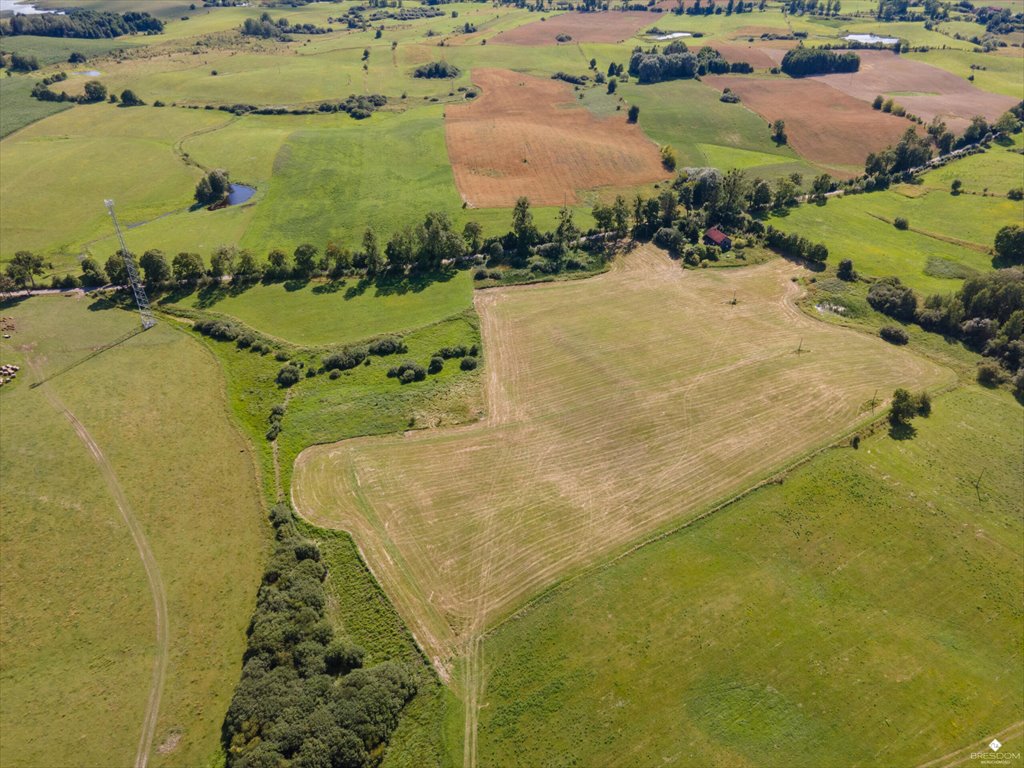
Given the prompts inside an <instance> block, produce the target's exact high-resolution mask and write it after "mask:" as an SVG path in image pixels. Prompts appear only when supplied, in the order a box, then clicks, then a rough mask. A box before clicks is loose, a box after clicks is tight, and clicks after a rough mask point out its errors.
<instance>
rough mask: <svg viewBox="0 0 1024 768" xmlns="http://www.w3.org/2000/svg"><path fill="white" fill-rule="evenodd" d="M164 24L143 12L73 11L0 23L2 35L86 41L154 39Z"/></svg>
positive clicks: (20, 15) (25, 16)
mask: <svg viewBox="0 0 1024 768" xmlns="http://www.w3.org/2000/svg"><path fill="white" fill-rule="evenodd" d="M163 30H164V23H163V22H162V21H160V19H158V18H155V17H154V16H150V15H149V14H148V13H146V12H144V11H128V12H127V13H113V12H112V11H92V10H88V9H83V8H72V9H70V10H68V11H66V12H64V13H39V14H21V13H18V14H15V15H14V16H12V17H10V18H9V19H3V20H0V35H12V36H14V35H37V36H39V37H80V38H87V39H96V38H106V37H121V36H122V35H135V34H140V33H141V34H146V35H155V34H159V33H160V32H163Z"/></svg>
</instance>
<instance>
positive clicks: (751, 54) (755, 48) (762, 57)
mask: <svg viewBox="0 0 1024 768" xmlns="http://www.w3.org/2000/svg"><path fill="white" fill-rule="evenodd" d="M708 45H710V46H711V47H712V48H716V49H717V50H718V52H719V53H721V54H722V56H723V57H724V58H725V60H726V61H728V62H729V63H730V64H731V63H733V62H736V61H745V62H747V63H748V64H750V66H752V67H754V68H755V69H771V68H772V67H776V66H778V65H779V64H780V63H782V57H783V56H785V55H786V50H787V48H783V47H781V46H780V45H779V44H778V43H775V44H774V45H767V44H764V43H761V44H758V43H748V42H746V41H745V40H743V41H739V40H738V41H736V42H734V43H720V42H718V41H714V42H710V43H708ZM691 47H692V48H694V49H697V43H693V44H692V46H691Z"/></svg>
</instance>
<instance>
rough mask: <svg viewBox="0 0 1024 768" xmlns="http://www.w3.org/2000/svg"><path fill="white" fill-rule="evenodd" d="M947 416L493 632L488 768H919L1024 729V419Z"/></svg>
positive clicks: (1008, 407) (991, 401)
mask: <svg viewBox="0 0 1024 768" xmlns="http://www.w3.org/2000/svg"><path fill="white" fill-rule="evenodd" d="M934 406H935V407H934V410H933V413H932V415H931V417H930V418H928V419H916V420H915V422H914V423H915V428H916V431H917V434H916V436H915V437H914V438H913V439H912V440H904V441H896V440H892V439H891V438H889V437H888V435H886V434H884V432H883V433H879V434H877V435H875V436H873V437H870V438H868V439H866V440H863V441H862V442H861V444H860V448H859V450H856V451H855V450H853V449H851V448H840V449H833V450H831V451H829V452H828V453H826V454H824V455H822V456H820V457H818V458H816V459H814V460H813V461H812V462H811V463H810V464H808V465H807V466H805V467H803V468H802V469H799V470H797V471H795V472H793V473H792V474H791V475H790V476H788V477H787V478H786V480H785V482H784V483H783V484H780V485H771V486H768V487H766V488H764V489H761V490H759V491H756V492H755V493H753V494H752V495H750V496H748V497H746V498H745V499H743V500H741V501H739V502H737V503H735V504H734V505H731V506H729V507H727V508H725V509H723V510H722V511H720V512H718V513H716V514H715V515H714V516H713V517H711V518H710V519H708V520H706V521H703V522H701V523H698V524H696V525H694V526H692V527H690V528H688V529H685V530H683V531H680V532H679V533H677V534H674V535H672V536H670V537H669V538H667V539H664V540H661V541H659V542H656V543H654V544H651V545H649V546H648V547H645V548H644V549H641V550H639V551H638V552H635V553H633V554H631V555H629V556H628V557H626V558H624V559H622V560H619V561H617V562H615V563H613V564H611V565H609V566H606V567H605V568H602V569H599V570H597V571H595V572H593V573H592V574H591V575H589V576H586V577H584V578H582V579H579V580H577V581H575V582H572V583H569V584H567V585H565V586H564V587H563V588H561V589H558V590H556V591H554V592H553V593H550V594H549V595H547V596H545V597H544V598H542V599H541V600H540V601H538V603H537V604H535V605H534V606H533V607H532V608H531V609H529V610H527V611H526V612H524V613H523V614H521V615H520V616H518V617H517V618H516V619H514V620H511V621H509V622H507V623H506V624H504V625H503V626H501V627H499V628H498V629H497V630H496V631H495V632H494V633H493V634H491V635H490V636H489V637H488V638H487V640H486V642H485V645H484V651H483V658H484V665H485V676H486V680H487V683H486V689H485V691H484V694H483V696H482V700H481V708H480V725H479V762H480V764H481V765H488V766H502V765H524V766H525V765H537V764H552V765H566V766H569V765H586V766H603V765H621V764H624V763H628V764H631V765H662V764H674V765H751V766H752V765H763V764H765V761H766V759H768V760H769V761H770V763H771V764H773V765H789V766H812V765H813V766H848V765H851V764H857V765H880V764H885V765H917V764H919V763H923V762H926V761H928V760H930V759H933V758H936V757H939V756H941V755H944V754H946V753H948V752H952V751H955V750H958V749H960V748H961V747H966V746H968V745H970V744H972V743H976V742H981V740H982V739H987V738H991V735H992V734H994V733H995V732H998V731H1000V730H1002V729H1004V728H1005V727H1006V726H1008V725H1010V724H1012V723H1015V722H1017V721H1019V720H1020V719H1021V717H1022V715H1024V696H1022V692H1021V688H1020V686H1019V684H1018V683H1019V681H1020V679H1021V677H1022V675H1024V667H1022V661H1021V656H1020V653H1019V649H1020V646H1021V643H1022V642H1024V636H1022V629H1021V623H1020V620H1019V617H1020V615H1021V611H1022V610H1024V604H1022V598H1021V595H1022V594H1024V583H1022V578H1021V573H1022V559H1024V552H1022V546H1021V542H1022V540H1024V530H1022V525H1021V516H1020V511H1021V507H1020V499H1021V497H1022V495H1024V486H1022V478H1021V474H1020V471H1019V470H1020V467H1019V457H1020V454H1021V450H1022V449H1024V446H1022V444H1021V431H1020V420H1021V410H1020V406H1019V405H1018V404H1017V403H1015V402H1014V401H1013V399H1012V398H1011V397H1010V396H1009V395H1008V394H1007V393H1005V392H992V391H986V390H981V389H979V388H977V387H974V386H972V387H969V388H967V389H965V390H960V391H957V392H955V393H952V394H949V395H946V396H943V397H940V398H937V399H936V400H935V403H934ZM979 478H980V481H979ZM553 756H557V759H556V760H554V761H552V760H551V758H552V757H553Z"/></svg>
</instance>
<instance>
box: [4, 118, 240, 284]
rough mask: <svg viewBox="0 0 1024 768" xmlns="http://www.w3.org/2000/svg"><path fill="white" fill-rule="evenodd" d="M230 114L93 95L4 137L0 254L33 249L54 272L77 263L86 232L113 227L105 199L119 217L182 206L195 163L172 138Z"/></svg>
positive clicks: (145, 216)
mask: <svg viewBox="0 0 1024 768" xmlns="http://www.w3.org/2000/svg"><path fill="white" fill-rule="evenodd" d="M228 119H229V117H228V116H227V115H225V114H224V113H222V112H216V113H205V112H187V111H185V110H175V109H167V108H165V109H156V108H153V107H135V108H132V109H122V108H119V107H116V106H114V105H108V104H95V105H89V106H80V107H74V108H72V109H70V110H67V111H65V112H61V113H60V114H58V115H54V116H52V117H50V118H49V119H47V120H46V121H43V122H40V123H36V124H35V125H32V126H30V127H28V128H26V129H25V130H23V131H20V132H18V134H17V135H15V136H12V137H10V138H9V139H5V140H4V141H3V142H2V143H0V163H2V165H3V169H4V172H3V175H2V177H0V255H2V256H3V257H4V258H9V257H10V256H11V255H12V254H13V253H14V252H15V251H18V250H23V249H27V250H33V251H38V252H41V253H44V254H46V255H47V256H48V257H50V258H52V259H53V260H54V264H55V267H56V268H57V271H61V270H62V269H65V268H73V267H75V265H77V262H78V260H77V255H78V254H79V253H80V252H81V251H82V250H83V249H84V248H85V247H87V245H88V243H89V242H90V241H91V240H93V239H96V238H106V237H111V236H112V234H113V231H112V229H111V224H110V218H109V216H108V215H107V212H106V209H105V208H104V205H103V200H104V199H105V198H113V199H114V200H116V202H117V205H118V214H119V217H120V220H121V222H122V224H124V225H126V226H131V225H133V224H137V223H139V222H143V221H147V220H151V219H154V218H156V217H159V216H162V215H164V214H166V213H169V212H172V211H175V210H182V209H186V208H188V207H189V205H190V204H191V203H192V191H193V188H194V186H195V182H196V180H197V179H198V178H199V175H200V172H199V171H198V169H195V168H193V167H190V166H188V165H186V164H185V163H184V162H182V161H181V159H180V158H179V157H178V156H177V155H176V154H175V152H174V149H173V145H174V142H175V141H176V140H177V139H178V138H179V137H181V136H183V135H186V134H188V133H190V132H192V131H194V130H197V129H201V128H204V127H206V128H209V127H213V126H216V125H218V124H221V123H226V122H227V121H228ZM43 179H45V180H47V181H46V183H45V184H44V185H43V186H40V184H39V183H40V180H43ZM113 250H116V247H111V248H110V251H111V252H112V251H113ZM103 258H106V254H105V253H104V254H103Z"/></svg>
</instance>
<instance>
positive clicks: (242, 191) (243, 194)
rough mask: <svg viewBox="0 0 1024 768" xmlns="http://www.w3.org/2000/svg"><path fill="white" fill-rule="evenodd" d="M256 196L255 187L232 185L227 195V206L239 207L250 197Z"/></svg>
mask: <svg viewBox="0 0 1024 768" xmlns="http://www.w3.org/2000/svg"><path fill="white" fill-rule="evenodd" d="M255 194H256V187H249V186H246V185H245V184H232V185H231V191H230V192H229V193H228V205H241V204H242V203H244V202H245V201H247V200H248V199H249V198H250V197H252V196H253V195H255Z"/></svg>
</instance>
